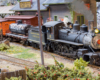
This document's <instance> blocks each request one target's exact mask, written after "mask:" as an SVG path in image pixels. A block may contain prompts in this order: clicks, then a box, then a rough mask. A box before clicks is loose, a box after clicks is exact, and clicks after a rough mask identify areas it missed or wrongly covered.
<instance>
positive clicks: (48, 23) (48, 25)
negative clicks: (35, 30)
mask: <svg viewBox="0 0 100 80" xmlns="http://www.w3.org/2000/svg"><path fill="white" fill-rule="evenodd" d="M57 24H63V22H61V21H50V22H46V23H45V24H44V25H43V26H45V27H54V26H55V25H57Z"/></svg>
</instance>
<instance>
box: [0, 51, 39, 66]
mask: <svg viewBox="0 0 100 80" xmlns="http://www.w3.org/2000/svg"><path fill="white" fill-rule="evenodd" d="M0 59H1V60H4V61H7V62H11V63H13V64H15V65H16V64H17V65H19V66H23V67H29V68H33V67H34V65H35V64H36V62H33V61H28V60H24V59H19V58H15V57H11V56H8V55H6V54H2V53H1V52H0ZM40 65H41V64H40Z"/></svg>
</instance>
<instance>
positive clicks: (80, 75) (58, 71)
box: [25, 58, 100, 80]
mask: <svg viewBox="0 0 100 80" xmlns="http://www.w3.org/2000/svg"><path fill="white" fill-rule="evenodd" d="M54 60H55V65H49V66H47V67H46V68H45V67H44V66H39V64H38V62H37V64H36V65H35V66H34V69H32V70H31V69H29V68H27V67H26V68H25V69H26V71H27V76H28V79H29V80H100V75H98V76H97V77H93V76H92V75H93V74H92V73H90V72H88V71H87V70H86V69H85V67H86V66H87V64H88V63H87V62H85V61H84V60H83V59H82V58H80V59H79V60H76V61H75V62H74V65H75V67H74V68H73V69H69V68H64V65H63V64H62V63H59V62H58V61H57V60H56V59H55V58H54ZM78 62H79V63H78Z"/></svg>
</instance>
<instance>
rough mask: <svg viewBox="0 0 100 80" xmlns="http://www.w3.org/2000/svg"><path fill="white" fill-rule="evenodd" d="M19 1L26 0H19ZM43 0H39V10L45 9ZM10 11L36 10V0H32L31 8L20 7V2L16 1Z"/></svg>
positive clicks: (46, 6)
mask: <svg viewBox="0 0 100 80" xmlns="http://www.w3.org/2000/svg"><path fill="white" fill-rule="evenodd" d="M21 1H28V0H21ZM44 2H45V0H40V10H47V8H48V5H43V3H44ZM11 11H37V0H32V5H31V8H20V4H19V3H17V4H16V5H15V6H14V7H13V8H12V9H11Z"/></svg>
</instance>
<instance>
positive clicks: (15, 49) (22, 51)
mask: <svg viewBox="0 0 100 80" xmlns="http://www.w3.org/2000/svg"><path fill="white" fill-rule="evenodd" d="M4 52H6V53H7V54H16V55H15V57H17V58H23V59H28V58H34V56H35V54H34V53H33V52H30V49H26V48H24V47H20V46H14V45H11V47H10V48H9V49H7V50H4Z"/></svg>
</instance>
